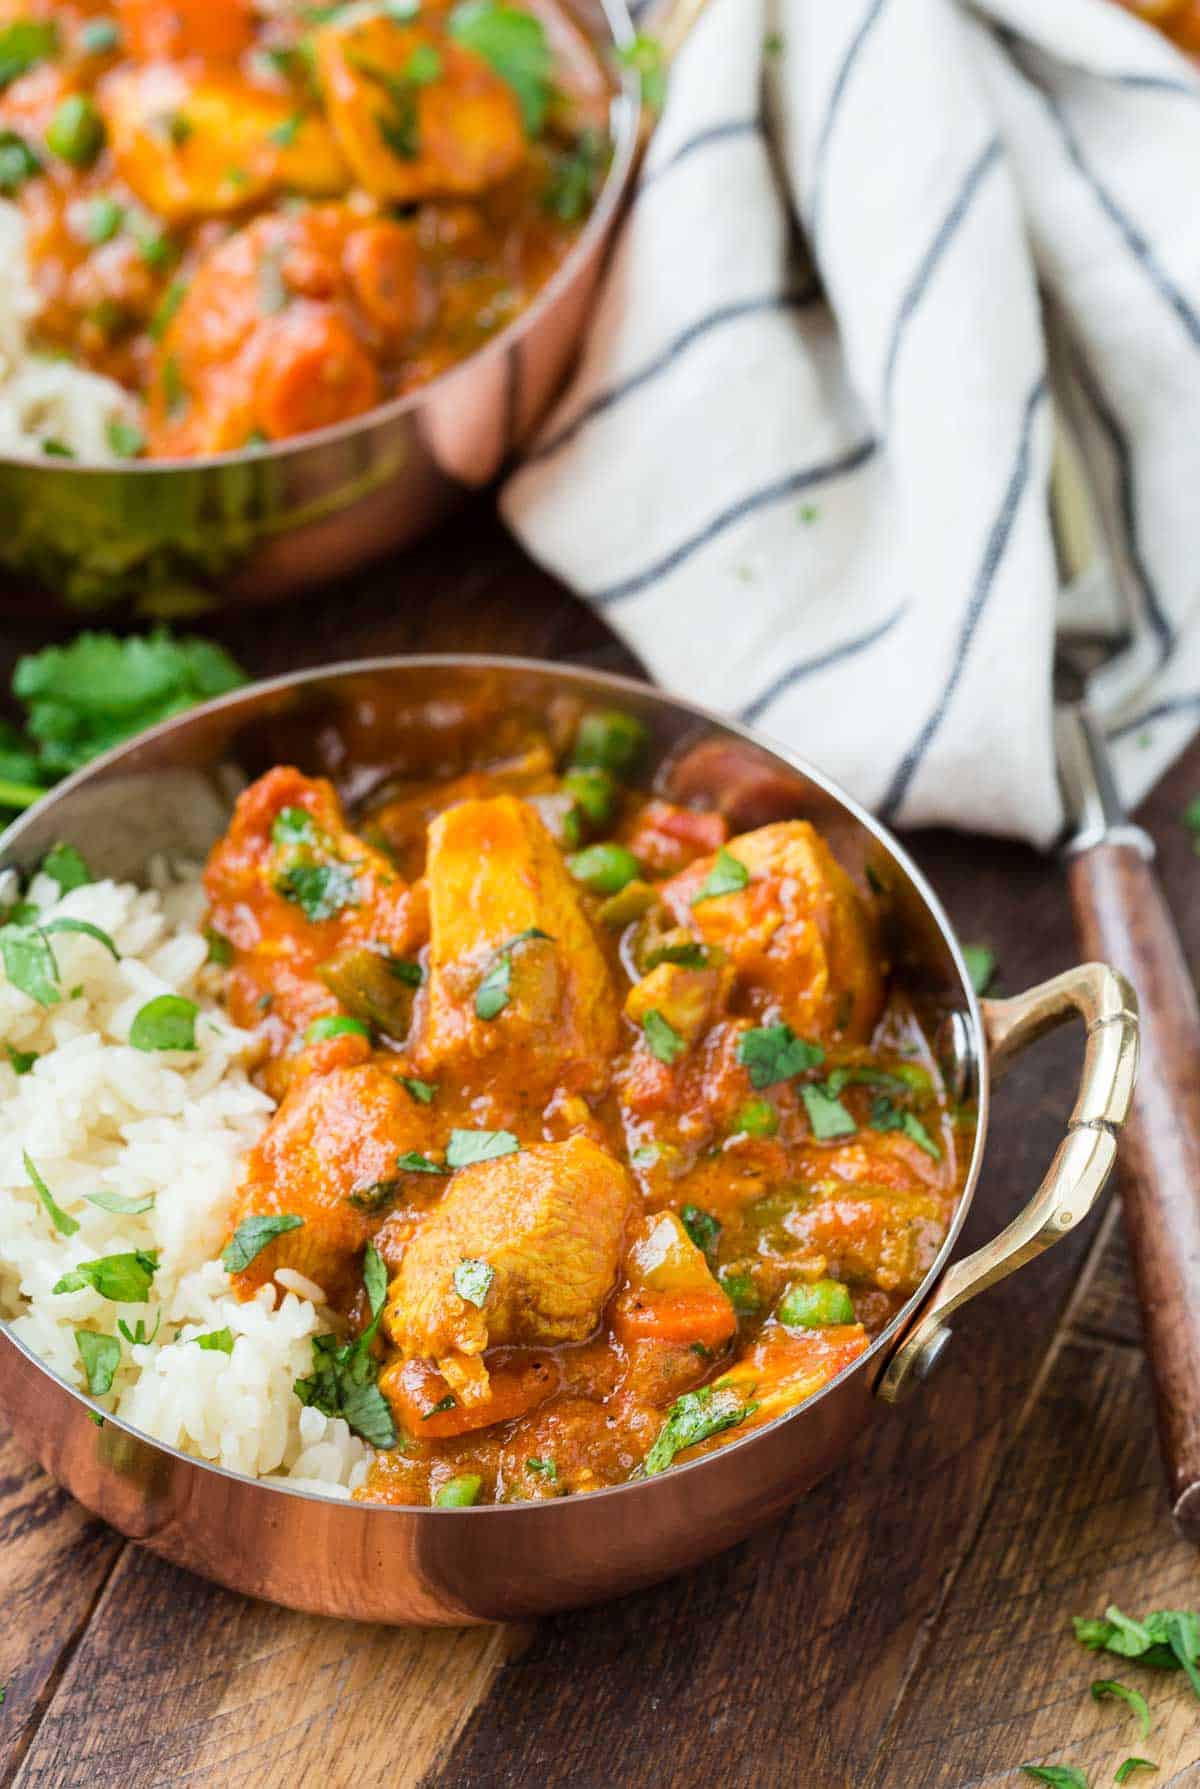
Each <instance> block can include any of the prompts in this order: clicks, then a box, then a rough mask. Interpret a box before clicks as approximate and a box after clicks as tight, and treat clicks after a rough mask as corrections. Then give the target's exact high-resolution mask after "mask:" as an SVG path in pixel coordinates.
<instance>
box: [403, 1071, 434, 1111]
mask: <svg viewBox="0 0 1200 1789" xmlns="http://www.w3.org/2000/svg"><path fill="white" fill-rule="evenodd" d="M400 1085H401V1087H403V1089H404V1091H405V1093H407V1094H408V1095H409V1097H410V1098H412V1099H415V1100H416V1102H417V1104H418V1105H421V1106H428V1105H431V1104H432V1102H433V1096H434V1094H435V1093H436V1092H437V1088H436V1087H435V1086H434V1084H433V1082H432V1081H418V1080H417V1078H416V1076H415V1075H401V1077H400Z"/></svg>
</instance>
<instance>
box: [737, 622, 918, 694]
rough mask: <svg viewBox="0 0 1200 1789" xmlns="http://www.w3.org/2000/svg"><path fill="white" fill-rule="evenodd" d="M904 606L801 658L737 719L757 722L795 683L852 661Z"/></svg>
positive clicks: (887, 631)
mask: <svg viewBox="0 0 1200 1789" xmlns="http://www.w3.org/2000/svg"><path fill="white" fill-rule="evenodd" d="M908 607H909V605H908V603H907V602H902V603H901V604H900V605H899V607H898V608H895V609H893V610H892V613H891V614H890V615H888V616H887V617H886V618H885V619H884V620H883V621H881V622H880V623H879V625H878V627H873V628H870V629H868V631H867V632H866V633H865V634H859V635H858V636H857V637H856V638H855V639H852V640H843V641H842V643H841V645H840V646H831V647H830V649H829V651H828V652H821V653H818V654H817V656H816V657H815V658H807V659H801V660H800V662H799V663H798V664H795V665H792V666H791V667H790V668H789V669H788V670H786V671H784V672H782V673H781V674H780V675H779V676H778V677H776V678H775V679H774V681H773V682H771V683H770V684H768V685H767V688H766V689H765V690H764V691H763V692H762V694H761V695H760V696H755V698H754V700H753V701H752V702H747V703H746V706H745V707H744V708H742V709H740V710H739V712H738V719H739V720H743V721H746V722H748V723H749V722H752V721H757V720H759V719H761V717H762V716H763V715H764V714H765V713H766V712H767V710H768V708H771V707H773V706H774V704H775V703H776V702H778V700H779V698H780V697H781V696H785V695H786V694H787V692H788V690H790V689H791V688H792V687H793V686H794V685H795V684H797V683H802V682H803V681H804V679H805V678H806V677H815V676H816V674H817V672H818V671H828V670H829V669H830V667H831V666H833V665H840V664H841V663H842V661H843V660H844V659H848V658H855V657H856V656H857V655H858V653H860V652H866V651H867V650H868V648H869V647H871V646H874V645H875V644H876V642H877V641H879V640H882V639H883V638H884V636H885V635H886V634H890V633H891V631H892V629H893V628H894V627H895V625H896V623H897V622H898V621H900V620H902V619H903V617H904V616H905V615H906V614H907V612H908Z"/></svg>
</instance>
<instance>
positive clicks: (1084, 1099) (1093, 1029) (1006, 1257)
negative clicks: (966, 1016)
mask: <svg viewBox="0 0 1200 1789" xmlns="http://www.w3.org/2000/svg"><path fill="white" fill-rule="evenodd" d="M982 1010H983V1027H984V1034H985V1036H986V1039H987V1045H988V1067H989V1072H990V1074H991V1076H992V1079H993V1080H995V1079H997V1078H998V1077H999V1076H1000V1075H1001V1074H1003V1072H1004V1070H1005V1068H1006V1067H1007V1066H1008V1064H1009V1063H1010V1062H1011V1061H1012V1059H1013V1058H1014V1057H1015V1056H1016V1055H1017V1054H1018V1053H1019V1052H1020V1051H1021V1050H1023V1049H1024V1048H1025V1046H1026V1045H1027V1044H1031V1043H1033V1042H1034V1041H1035V1040H1036V1039H1037V1038H1039V1037H1044V1036H1045V1034H1046V1033H1047V1032H1048V1031H1054V1030H1056V1029H1057V1027H1058V1026H1059V1025H1062V1024H1063V1023H1064V1022H1065V1021H1066V1020H1067V1019H1070V1018H1073V1017H1078V1018H1081V1019H1082V1020H1083V1023H1084V1026H1085V1027H1086V1031H1087V1045H1086V1050H1085V1054H1084V1059H1083V1074H1082V1076H1081V1078H1080V1084H1079V1097H1078V1098H1077V1100H1076V1101H1075V1108H1074V1110H1073V1111H1072V1113H1071V1116H1070V1118H1069V1119H1068V1121H1067V1134H1066V1136H1065V1137H1064V1138H1063V1140H1062V1142H1061V1143H1060V1144H1059V1146H1058V1150H1057V1152H1056V1153H1055V1156H1054V1160H1053V1161H1052V1162H1051V1164H1050V1167H1049V1169H1048V1170H1047V1172H1046V1176H1045V1179H1044V1180H1043V1181H1042V1184H1041V1185H1040V1186H1039V1187H1038V1190H1037V1192H1036V1193H1035V1194H1034V1195H1033V1198H1032V1199H1031V1200H1030V1201H1029V1204H1028V1205H1026V1207H1025V1208H1024V1210H1023V1211H1021V1212H1020V1213H1019V1214H1018V1215H1017V1216H1016V1217H1015V1218H1014V1219H1013V1221H1012V1223H1011V1224H1009V1225H1008V1226H1007V1227H1006V1228H1005V1229H1003V1230H1002V1231H1001V1232H1000V1234H999V1236H994V1237H993V1238H992V1240H991V1242H988V1243H985V1244H984V1246H983V1247H982V1248H981V1249H976V1251H975V1253H974V1254H973V1255H968V1256H967V1257H966V1259H965V1260H963V1261H956V1262H955V1263H954V1265H953V1266H952V1267H950V1268H948V1269H947V1271H946V1272H945V1273H944V1274H943V1275H942V1278H941V1280H940V1281H939V1282H938V1285H937V1287H936V1289H935V1291H934V1293H933V1296H932V1298H931V1299H930V1300H929V1303H928V1304H927V1305H926V1306H925V1308H924V1309H923V1310H922V1312H921V1313H920V1315H919V1316H918V1318H917V1319H916V1321H915V1322H914V1323H913V1325H912V1327H911V1328H910V1329H909V1330H908V1331H907V1332H906V1334H905V1335H904V1337H903V1338H902V1340H901V1342H900V1344H899V1346H898V1347H897V1348H896V1350H895V1352H894V1353H893V1355H892V1357H891V1360H890V1361H889V1362H888V1365H887V1367H886V1369H885V1370H884V1372H883V1374H882V1376H881V1378H880V1380H879V1383H878V1385H877V1387H876V1390H877V1392H878V1395H879V1396H880V1397H881V1398H883V1399H885V1400H886V1402H887V1403H889V1404H895V1403H898V1402H899V1401H900V1399H901V1398H903V1397H906V1396H907V1395H908V1393H909V1392H910V1391H912V1390H913V1389H914V1388H915V1387H916V1386H917V1385H918V1384H919V1383H920V1381H921V1380H923V1379H925V1378H926V1377H927V1376H928V1374H929V1372H930V1370H931V1368H932V1366H933V1364H934V1362H935V1361H936V1360H937V1358H938V1356H939V1355H940V1354H941V1352H942V1349H943V1348H944V1347H945V1345H946V1343H947V1342H948V1341H949V1339H950V1331H949V1329H948V1328H947V1325H946V1319H947V1318H948V1317H949V1316H951V1315H952V1313H953V1312H954V1311H956V1310H957V1309H958V1307H959V1306H960V1305H962V1304H965V1303H966V1302H967V1300H968V1299H969V1298H974V1297H975V1295H976V1293H978V1292H982V1291H984V1290H985V1289H986V1288H987V1287H988V1286H992V1285H995V1283H996V1281H997V1280H1002V1279H1003V1278H1004V1277H1005V1275H1006V1274H1010V1273H1012V1272H1013V1271H1014V1270H1015V1269H1016V1268H1018V1267H1022V1266H1023V1265H1024V1264H1025V1262H1026V1261H1030V1260H1032V1258H1033V1257H1034V1256H1035V1255H1040V1254H1041V1252H1042V1250H1043V1249H1048V1248H1049V1247H1050V1245H1051V1243H1053V1242H1057V1241H1058V1239H1059V1237H1060V1236H1065V1235H1066V1233H1067V1231H1068V1230H1073V1229H1074V1228H1075V1226H1076V1224H1079V1223H1081V1222H1082V1221H1083V1219H1084V1218H1085V1217H1086V1216H1087V1214H1088V1212H1089V1211H1090V1210H1091V1209H1092V1207H1093V1205H1094V1204H1095V1203H1096V1200H1097V1199H1098V1198H1099V1196H1100V1193H1101V1191H1102V1190H1103V1187H1104V1183H1105V1181H1106V1180H1107V1179H1108V1176H1109V1174H1110V1173H1111V1171H1112V1166H1113V1162H1114V1161H1115V1160H1116V1154H1117V1132H1118V1131H1119V1130H1120V1128H1121V1126H1122V1124H1124V1122H1125V1119H1126V1116H1127V1115H1128V1112H1129V1103H1130V1100H1131V1099H1132V1097H1133V1086H1134V1082H1135V1080H1136V1079H1137V1064H1138V1016H1137V995H1136V994H1135V993H1134V991H1133V989H1132V988H1131V987H1130V985H1129V983H1128V982H1127V981H1126V980H1125V977H1124V976H1123V975H1118V973H1117V971H1116V970H1115V969H1110V968H1108V967H1107V965H1105V964H1104V963H1084V964H1082V965H1081V966H1080V967H1079V968H1078V969H1068V970H1067V971H1066V973H1065V974H1063V975H1056V976H1054V978H1053V979H1052V980H1051V981H1044V982H1042V983H1040V985H1039V986H1038V987H1036V988H1030V989H1029V990H1028V991H1027V992H1026V993H1024V994H1016V995H1014V996H1013V998H1012V999H1011V1000H985V1001H983V1002H982Z"/></svg>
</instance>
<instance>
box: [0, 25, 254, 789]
mask: <svg viewBox="0 0 1200 1789" xmlns="http://www.w3.org/2000/svg"><path fill="white" fill-rule="evenodd" d="M2 40H3V34H2V33H0V45H2ZM0 58H2V48H0ZM245 681H246V679H245V676H244V674H243V672H242V671H241V670H240V669H239V668H238V666H237V665H236V664H235V663H234V662H233V660H232V659H231V658H230V657H229V654H228V653H227V652H225V651H224V650H223V648H222V647H220V646H216V645H214V644H213V642H212V641H210V640H201V639H196V638H186V637H185V638H176V637H175V636H174V635H173V634H171V633H170V631H169V630H168V629H167V628H156V629H155V630H154V632H153V633H149V634H133V635H129V636H127V637H126V638H123V639H122V638H118V636H117V635H116V634H105V633H82V634H77V635H76V636H75V638H74V639H73V640H72V641H71V642H70V643H69V644H68V645H66V646H48V647H46V648H45V649H44V650H43V651H41V652H36V653H33V654H30V655H27V656H26V657H25V658H22V659H21V660H20V661H19V662H18V664H17V668H16V672H15V674H14V676H13V691H14V693H15V694H16V696H17V697H18V698H19V699H20V700H21V702H23V703H24V704H25V705H26V708H27V710H28V728H29V733H30V735H31V737H32V739H33V740H34V741H35V743H36V746H37V750H38V760H39V767H40V769H41V770H42V771H43V772H44V773H47V774H48V775H49V776H51V777H58V776H66V775H67V774H68V773H69V772H70V771H72V770H78V769H79V767H80V765H81V764H86V763H87V762H88V761H89V760H90V759H92V758H94V757H96V756H97V755H98V754H99V753H100V752H105V751H108V750H109V748H110V747H111V746H114V745H119V744H120V742H121V741H122V740H123V739H128V738H130V737H131V736H132V735H133V734H134V733H140V732H142V730H143V729H144V728H146V727H151V726H154V725H155V723H156V722H158V721H162V720H166V719H167V718H168V716H170V715H173V714H180V713H182V712H183V710H184V709H187V708H192V707H194V706H195V704H196V703H197V702H206V701H208V699H209V698H210V697H211V696H220V695H224V694H225V693H226V691H227V690H232V689H237V688H238V687H239V685H241V684H243V683H244V682H245Z"/></svg>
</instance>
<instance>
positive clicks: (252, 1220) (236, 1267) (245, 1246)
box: [221, 1212, 304, 1273]
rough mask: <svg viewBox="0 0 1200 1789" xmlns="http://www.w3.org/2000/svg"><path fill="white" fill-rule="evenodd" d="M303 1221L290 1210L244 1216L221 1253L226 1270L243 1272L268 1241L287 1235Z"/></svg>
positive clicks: (297, 1228) (298, 1227)
mask: <svg viewBox="0 0 1200 1789" xmlns="http://www.w3.org/2000/svg"><path fill="white" fill-rule="evenodd" d="M303 1222H304V1219H303V1218H298V1217H293V1216H292V1215H291V1214H290V1213H288V1212H281V1213H279V1214H278V1215H276V1216H265V1215H262V1214H259V1215H258V1216H255V1217H248V1218H243V1219H242V1221H241V1223H240V1224H239V1225H238V1227H237V1229H236V1230H235V1231H234V1233H233V1235H232V1236H231V1237H230V1239H229V1241H228V1242H227V1243H226V1244H225V1249H224V1252H223V1253H222V1255H221V1261H222V1263H223V1265H224V1267H225V1269H226V1271H227V1272H229V1273H241V1272H242V1271H243V1270H244V1269H245V1268H247V1267H249V1265H250V1263H251V1262H252V1261H253V1260H255V1259H256V1257H257V1256H259V1255H261V1254H262V1252H263V1250H264V1249H265V1248H266V1246H267V1244H268V1243H271V1242H274V1240H275V1238H276V1237H277V1236H286V1234H287V1232H288V1231H289V1230H299V1229H300V1227H301V1225H302V1224H303Z"/></svg>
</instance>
